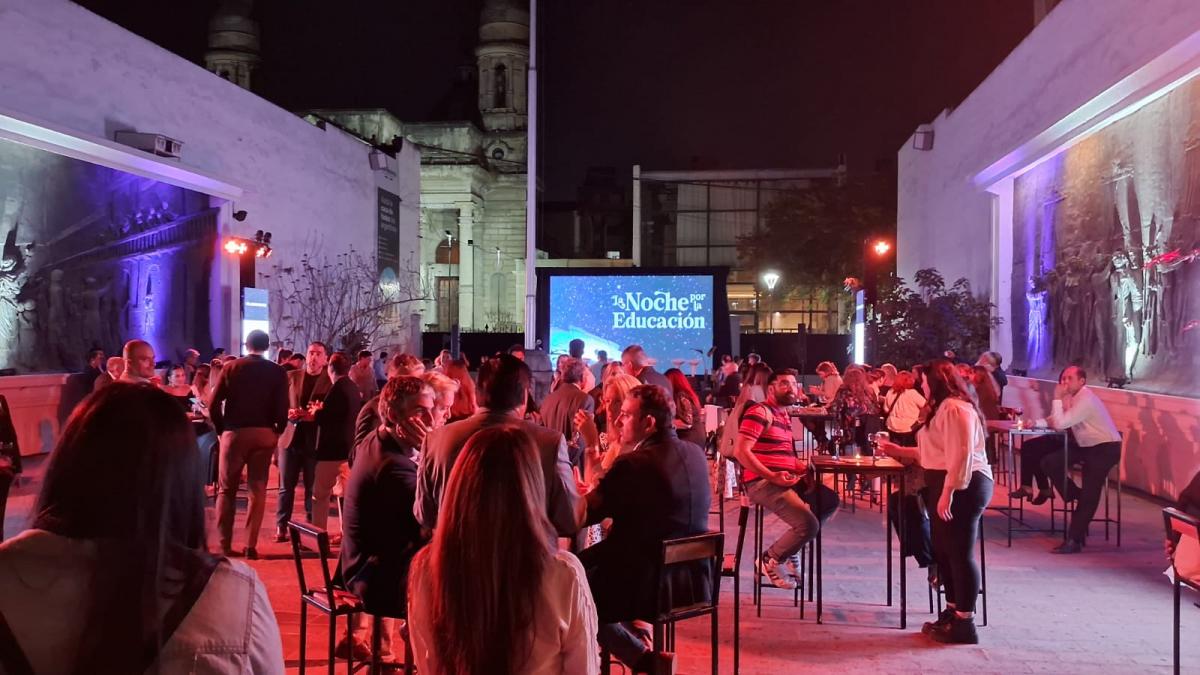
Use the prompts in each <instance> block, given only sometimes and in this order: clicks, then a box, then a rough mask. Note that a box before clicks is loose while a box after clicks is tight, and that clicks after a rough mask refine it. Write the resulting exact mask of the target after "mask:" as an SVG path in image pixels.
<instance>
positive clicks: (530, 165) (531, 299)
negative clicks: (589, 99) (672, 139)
mask: <svg viewBox="0 0 1200 675" xmlns="http://www.w3.org/2000/svg"><path fill="white" fill-rule="evenodd" d="M537 22H538V20H537V0H529V101H528V105H529V129H528V135H529V140H528V144H527V146H526V147H527V148H528V152H527V153H526V159H525V172H526V173H525V349H533V348H535V347H537V147H538V146H537V117H538V90H537V51H538V41H537Z"/></svg>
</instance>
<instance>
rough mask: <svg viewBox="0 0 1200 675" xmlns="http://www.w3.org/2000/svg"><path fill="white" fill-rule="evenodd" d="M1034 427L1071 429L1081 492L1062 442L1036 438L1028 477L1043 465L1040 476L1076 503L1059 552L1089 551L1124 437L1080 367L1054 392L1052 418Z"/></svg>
mask: <svg viewBox="0 0 1200 675" xmlns="http://www.w3.org/2000/svg"><path fill="white" fill-rule="evenodd" d="M1033 425H1034V426H1037V427H1051V428H1054V429H1063V430H1067V447H1068V450H1067V452H1068V457H1070V460H1071V462H1072V463H1076V462H1077V463H1079V464H1080V465H1081V466H1082V469H1083V489H1082V490H1081V489H1080V488H1079V487H1078V486H1076V485H1075V481H1073V480H1071V479H1070V477H1069V476H1064V475H1063V465H1064V458H1063V449H1062V446H1061V443H1060V442H1059V439H1058V438H1057V437H1054V436H1046V437H1043V438H1037V439H1031V440H1030V441H1029V442H1027V443H1025V445H1024V446H1023V447H1022V448H1021V464H1022V474H1023V475H1024V474H1025V468H1024V467H1025V465H1027V464H1028V463H1030V462H1037V465H1036V466H1037V468H1035V469H1034V471H1035V473H1036V472H1037V470H1038V469H1040V473H1041V474H1042V475H1043V476H1049V478H1050V480H1051V481H1052V482H1053V483H1054V486H1055V487H1056V488H1058V492H1059V494H1061V495H1062V496H1063V499H1064V500H1066V501H1068V502H1069V501H1074V502H1075V513H1074V514H1073V515H1072V516H1071V526H1070V531H1069V532H1068V533H1067V541H1065V542H1063V543H1062V544H1061V545H1060V546H1058V547H1056V548H1055V549H1054V550H1053V552H1054V553H1079V552H1080V551H1081V550H1083V544H1084V539H1085V538H1086V537H1087V531H1088V524H1089V523H1090V522H1092V517H1093V516H1095V515H1096V507H1097V506H1099V505H1100V492H1101V491H1102V490H1103V489H1104V483H1105V481H1107V480H1108V473H1109V471H1111V470H1112V468H1113V467H1114V466H1116V465H1117V463H1118V462H1120V461H1121V434H1120V432H1118V431H1117V426H1116V425H1115V424H1113V421H1112V417H1110V416H1109V414H1108V410H1107V409H1105V407H1104V404H1103V403H1102V402H1101V401H1100V398H1099V397H1097V396H1096V394H1095V393H1094V392H1092V390H1090V389H1088V388H1087V373H1086V372H1084V370H1083V369H1082V368H1080V367H1078V366H1069V367H1068V368H1067V369H1066V370H1064V371H1063V373H1062V376H1061V377H1059V381H1058V386H1056V387H1055V388H1054V402H1053V403H1052V404H1051V408H1050V416H1049V417H1048V418H1046V419H1039V420H1035V421H1033ZM1031 449H1032V452H1031ZM1022 482H1024V481H1022ZM1022 489H1025V488H1022Z"/></svg>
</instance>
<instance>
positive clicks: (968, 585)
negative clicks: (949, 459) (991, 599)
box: [925, 469, 994, 612]
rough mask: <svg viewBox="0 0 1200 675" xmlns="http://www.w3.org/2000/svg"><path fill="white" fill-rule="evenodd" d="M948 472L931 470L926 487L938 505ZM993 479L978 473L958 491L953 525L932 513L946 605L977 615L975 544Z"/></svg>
mask: <svg viewBox="0 0 1200 675" xmlns="http://www.w3.org/2000/svg"><path fill="white" fill-rule="evenodd" d="M945 483H946V472H945V471H936V470H933V469H928V470H926V471H925V485H926V486H927V488H928V490H929V500H930V502H931V503H932V504H933V505H934V508H935V510H936V504H937V502H938V499H939V498H940V497H941V494H942V486H943V485H945ZM993 488H994V486H993V484H992V479H991V478H988V477H987V476H985V475H983V473H981V472H979V471H976V472H975V473H973V474H971V482H970V483H968V484H967V487H966V489H965V490H955V491H954V499H953V501H952V502H951V504H950V515H951V519H950V522H948V523H947V522H946V521H944V520H942V519H941V517H940V516H938V515H937V514H936V513H933V514H930V517H929V527H930V534H932V535H933V557H934V559H935V560H937V566H938V578H939V579H941V582H942V586H944V587H945V589H946V602H947V603H953V604H954V608H955V609H957V610H958V611H960V612H974V611H975V600H976V599H977V598H978V597H979V565H978V564H976V562H975V545H976V543H978V539H979V526H980V523H981V521H980V518H981V517H982V516H983V510H984V509H985V508H987V505H988V502H990V501H992V490H993Z"/></svg>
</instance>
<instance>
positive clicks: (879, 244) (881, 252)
mask: <svg viewBox="0 0 1200 675" xmlns="http://www.w3.org/2000/svg"><path fill="white" fill-rule="evenodd" d="M872 248H874V249H875V255H877V256H880V257H883V256H885V255H887V252H888V251H890V250H892V245H891V244H889V243H888V242H887V241H886V240H884V239H880V240H879V241H876V242H875V245H874V246H873V247H872Z"/></svg>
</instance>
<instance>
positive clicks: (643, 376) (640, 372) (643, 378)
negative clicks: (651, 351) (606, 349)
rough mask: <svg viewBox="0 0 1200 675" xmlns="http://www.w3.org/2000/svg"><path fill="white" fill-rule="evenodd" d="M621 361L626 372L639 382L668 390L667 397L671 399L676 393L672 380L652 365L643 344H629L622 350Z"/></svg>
mask: <svg viewBox="0 0 1200 675" xmlns="http://www.w3.org/2000/svg"><path fill="white" fill-rule="evenodd" d="M621 363H622V364H623V365H624V366H625V372H626V373H629V374H630V375H632V376H634V377H636V378H637V379H638V382H641V383H642V384H653V385H656V386H659V387H662V388H663V391H665V392H667V398H668V399H670V398H671V397H672V396H673V395H674V389H673V388H672V387H671V381H670V380H668V379H667V376H666V375H663V374H662V373H660V372H658V371H657V370H655V369H654V366H651V365H650V359H649V358H648V357H647V356H646V350H644V349H642V346H641V345H629V346H628V347H626V348H625V351H623V352H621Z"/></svg>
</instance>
